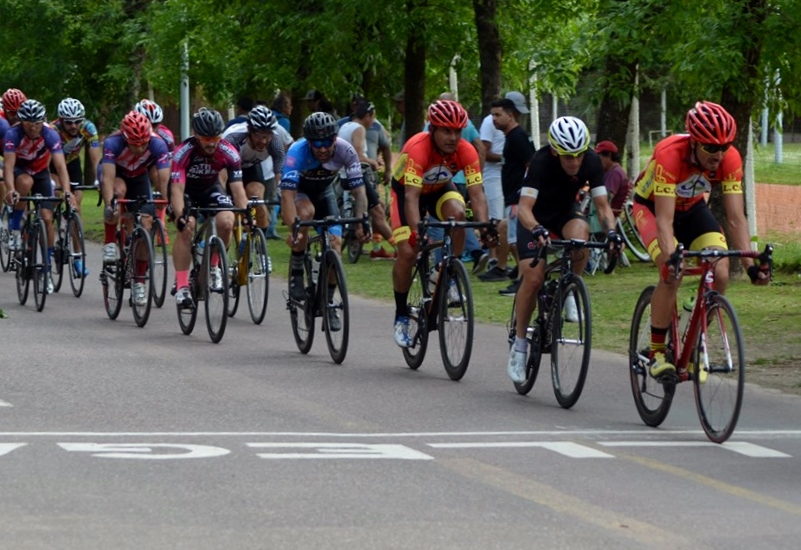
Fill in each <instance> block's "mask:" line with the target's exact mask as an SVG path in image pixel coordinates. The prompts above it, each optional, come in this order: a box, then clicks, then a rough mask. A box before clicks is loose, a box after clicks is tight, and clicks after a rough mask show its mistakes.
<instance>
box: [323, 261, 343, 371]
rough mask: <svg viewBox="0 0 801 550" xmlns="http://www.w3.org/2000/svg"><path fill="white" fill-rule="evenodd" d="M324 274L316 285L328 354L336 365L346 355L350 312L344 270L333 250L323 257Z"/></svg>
mask: <svg viewBox="0 0 801 550" xmlns="http://www.w3.org/2000/svg"><path fill="white" fill-rule="evenodd" d="M325 265H326V270H325V272H320V281H319V283H318V284H321V285H323V288H322V299H323V300H322V305H321V308H320V309H322V310H323V330H324V331H325V340H326V343H327V344H328V353H330V354H331V359H332V360H333V361H334V363H336V364H340V363H342V361H344V360H345V355H346V354H347V353H348V335H349V334H350V310H349V309H348V288H347V285H346V283H345V270H344V268H343V267H342V259H341V258H340V257H339V254H337V253H336V252H334V251H333V250H328V251H327V252H326V255H325Z"/></svg>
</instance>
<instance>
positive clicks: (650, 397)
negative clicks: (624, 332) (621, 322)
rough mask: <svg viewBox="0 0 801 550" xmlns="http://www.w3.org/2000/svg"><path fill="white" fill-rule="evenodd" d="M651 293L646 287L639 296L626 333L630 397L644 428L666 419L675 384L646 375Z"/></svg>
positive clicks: (649, 343)
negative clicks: (631, 396) (627, 338)
mask: <svg viewBox="0 0 801 550" xmlns="http://www.w3.org/2000/svg"><path fill="white" fill-rule="evenodd" d="M654 289H655V287H654V286H649V287H646V288H645V289H644V290H643V291H642V292H641V293H640V297H639V298H638V299H637V305H636V306H635V308H634V315H633V316H632V318H631V332H630V333H629V378H630V380H631V393H632V395H633V397H634V404H635V405H636V406H637V412H638V413H639V415H640V418H641V419H642V421H643V422H644V423H645V424H646V425H647V426H651V427H653V428H655V427H657V426H659V425H660V424H662V422H664V420H665V418H667V415H668V413H669V412H670V406H671V404H672V403H673V396H674V395H675V392H676V383H675V381H672V380H669V379H664V380H661V381H658V380H656V379H655V378H653V377H651V375H650V374H649V373H648V361H649V354H650V349H651V296H652V295H653V293H654Z"/></svg>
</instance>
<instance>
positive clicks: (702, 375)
mask: <svg viewBox="0 0 801 550" xmlns="http://www.w3.org/2000/svg"><path fill="white" fill-rule="evenodd" d="M687 372H688V373H690V375H691V377H693V376H695V365H694V364H692V363H690V364H689V365H688V366H687ZM707 378H709V372H707V370H706V369H705V368H703V367H701V368H700V369H699V373H698V382H699V383H700V384H706V379H707Z"/></svg>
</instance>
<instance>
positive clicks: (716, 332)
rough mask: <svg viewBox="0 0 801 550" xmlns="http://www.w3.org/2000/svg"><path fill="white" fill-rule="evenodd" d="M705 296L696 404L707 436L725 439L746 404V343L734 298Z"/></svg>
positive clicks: (695, 367) (695, 379) (695, 378)
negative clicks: (705, 317)
mask: <svg viewBox="0 0 801 550" xmlns="http://www.w3.org/2000/svg"><path fill="white" fill-rule="evenodd" d="M706 300H707V304H706V307H707V327H706V332H704V331H702V332H701V335H700V336H699V338H698V342H697V344H696V348H695V352H694V353H693V385H694V387H695V404H696V406H697V408H698V417H699V418H700V419H701V426H702V427H703V428H704V432H705V433H706V435H707V437H708V438H709V439H710V440H712V441H714V442H715V443H723V442H724V441H726V440H727V439H729V437H731V434H732V433H733V432H734V428H735V427H736V426H737V420H738V419H739V417H740V408H741V407H742V404H743V389H744V387H745V346H744V345H743V335H742V332H741V330H740V322H739V321H738V320H737V314H736V313H735V312H734V307H733V306H732V305H731V302H729V300H728V299H726V297H725V296H721V295H720V294H716V293H710V294H708V295H707V297H706Z"/></svg>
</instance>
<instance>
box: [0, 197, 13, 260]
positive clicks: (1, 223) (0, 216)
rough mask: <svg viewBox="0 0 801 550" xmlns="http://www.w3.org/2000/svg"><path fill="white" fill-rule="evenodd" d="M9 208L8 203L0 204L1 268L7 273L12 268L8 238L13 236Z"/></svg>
mask: <svg viewBox="0 0 801 550" xmlns="http://www.w3.org/2000/svg"><path fill="white" fill-rule="evenodd" d="M8 219H9V214H8V208H7V207H6V205H4V204H2V205H0V269H2V270H3V273H7V272H8V270H9V269H11V263H12V262H11V256H12V253H11V248H10V247H9V246H8V240H9V239H10V238H11V231H10V230H9V228H8Z"/></svg>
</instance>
